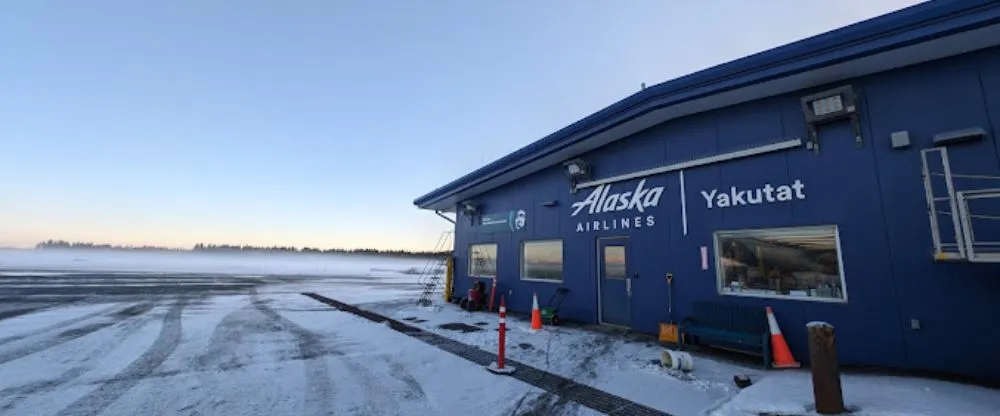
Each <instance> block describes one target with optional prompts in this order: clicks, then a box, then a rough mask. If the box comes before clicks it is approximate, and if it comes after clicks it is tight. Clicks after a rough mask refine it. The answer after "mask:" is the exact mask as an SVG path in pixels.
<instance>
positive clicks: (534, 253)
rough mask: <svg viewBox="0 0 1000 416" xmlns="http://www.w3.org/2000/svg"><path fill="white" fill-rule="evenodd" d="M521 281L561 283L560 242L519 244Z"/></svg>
mask: <svg viewBox="0 0 1000 416" xmlns="http://www.w3.org/2000/svg"><path fill="white" fill-rule="evenodd" d="M521 280H539V281H544V282H562V280H563V250H562V240H539V241H525V242H523V243H521Z"/></svg>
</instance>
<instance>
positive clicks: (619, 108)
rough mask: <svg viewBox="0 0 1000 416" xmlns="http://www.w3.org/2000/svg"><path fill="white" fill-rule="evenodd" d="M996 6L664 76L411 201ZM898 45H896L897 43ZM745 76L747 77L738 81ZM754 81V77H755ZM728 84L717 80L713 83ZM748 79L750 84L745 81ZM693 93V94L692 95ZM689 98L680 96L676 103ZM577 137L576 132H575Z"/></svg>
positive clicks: (887, 20)
mask: <svg viewBox="0 0 1000 416" xmlns="http://www.w3.org/2000/svg"><path fill="white" fill-rule="evenodd" d="M991 8H1000V2H997V1H990V0H958V1H952V2H937V1H929V2H925V3H921V4H917V5H914V6H910V7H907V8H904V9H900V10H897V11H895V12H891V13H887V14H884V15H881V16H876V17H873V18H870V19H867V20H863V21H861V22H858V23H854V24H851V25H848V26H844V27H842V28H839V29H835V30H832V31H829V32H825V33H822V34H819V35H815V36H812V37H809V38H805V39H802V40H799V41H796V42H792V43H789V44H785V45H783V46H778V47H775V48H772V49H769V50H765V51H762V52H759V53H756V54H753V55H749V56H746V57H744V58H740V59H737V60H734V61H730V62H727V63H723V64H720V65H716V66H713V67H710V68H707V69H703V70H700V71H697V72H694V73H692V74H689V75H685V76H682V77H679V78H675V79H673V80H669V81H666V82H663V83H660V84H657V85H654V86H652V87H648V88H646V89H644V90H642V91H639V92H637V93H635V94H632V95H630V96H628V97H626V98H624V99H622V100H619V101H618V102H616V103H614V104H611V105H610V106H607V107H605V108H603V109H601V110H599V111H597V112H595V113H593V114H591V115H589V116H587V117H584V118H583V119H581V120H578V121H576V122H574V123H572V124H570V125H568V126H566V127H563V128H562V129H559V130H557V131H556V132H554V133H552V134H550V135H548V136H546V137H544V138H542V139H540V140H537V141H535V142H533V143H531V144H528V145H526V146H524V147H522V148H520V149H518V150H515V151H514V152H512V153H509V154H507V155H505V156H503V157H501V158H499V159H497V160H495V161H493V162H491V163H489V164H487V165H486V166H483V167H480V168H478V169H476V170H474V171H472V172H470V173H468V174H466V175H463V176H462V177H459V178H458V179H455V180H453V181H451V182H450V183H448V184H446V185H444V186H441V187H438V188H437V189H435V190H433V191H431V192H429V193H427V194H425V195H423V196H421V197H419V198H416V199H415V200H414V201H413V204H414V205H416V206H418V207H420V208H427V207H429V206H430V205H432V204H433V203H435V202H437V201H439V200H441V199H444V198H447V197H449V196H451V195H453V194H455V193H457V192H460V191H462V190H463V189H465V188H468V187H470V186H474V185H476V184H478V183H479V182H482V181H484V180H488V179H490V178H492V177H495V176H497V175H499V174H502V173H505V172H506V171H509V170H511V169H514V168H516V167H517V166H520V165H523V164H525V163H529V162H531V161H533V160H535V159H537V158H539V157H544V156H545V155H547V154H549V153H551V152H552V151H555V150H557V149H562V148H565V147H567V146H569V145H572V144H575V143H577V142H580V141H583V140H585V139H586V138H587V137H589V135H581V134H580V133H585V132H586V131H587V130H590V129H591V128H593V127H595V126H599V125H602V124H606V123H615V122H616V120H617V119H618V118H621V117H623V116H624V117H634V115H629V114H628V113H629V111H628V110H629V109H634V108H636V107H642V106H644V105H645V104H648V103H649V102H651V101H654V100H660V99H663V98H664V97H669V96H671V95H687V93H689V92H692V90H706V89H707V90H708V91H705V92H704V93H701V94H697V96H700V97H704V96H706V95H714V94H718V93H721V92H724V91H726V90H728V89H730V88H731V85H732V84H734V83H736V84H746V83H748V82H749V81H750V79H751V78H755V77H756V76H757V75H760V74H762V73H764V72H775V71H779V72H783V71H780V70H781V69H782V68H788V67H794V66H796V64H798V63H799V62H801V61H804V60H817V59H818V60H821V61H830V63H832V61H833V60H834V59H837V58H838V57H836V56H834V54H835V53H836V52H838V51H839V50H841V49H843V48H845V47H848V46H863V47H864V48H863V49H864V50H862V51H859V52H858V53H857V54H856V55H857V57H856V58H855V59H857V58H860V57H863V56H866V55H868V54H871V53H874V52H879V51H885V50H886V49H893V48H894V47H891V46H890V47H887V46H886V45H885V43H884V42H882V43H880V42H879V41H880V40H884V39H885V38H887V37H890V36H898V35H901V34H906V33H907V32H911V31H914V30H916V29H920V28H922V27H924V26H927V25H928V24H931V23H935V22H940V21H945V20H949V19H952V18H955V17H959V16H962V15H966V14H969V13H972V12H976V11H979V10H981V9H991ZM950 32H953V30H951V31H948V30H939V31H938V32H936V33H930V34H928V35H926V36H925V37H926V38H928V39H927V40H931V39H933V38H935V37H940V36H943V35H946V34H948V33H950ZM899 46H902V45H898V46H896V47H899ZM741 80H746V81H747V82H740V81H741ZM758 82H760V81H758ZM722 83H724V84H728V85H719V84H722ZM751 84H752V83H751ZM692 98H693V97H692ZM689 99H691V98H688V99H684V100H681V101H680V102H678V103H676V104H680V103H681V102H684V101H687V100H689ZM581 136H582V137H581Z"/></svg>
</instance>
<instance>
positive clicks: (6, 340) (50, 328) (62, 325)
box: [0, 303, 122, 345]
mask: <svg viewBox="0 0 1000 416" xmlns="http://www.w3.org/2000/svg"><path fill="white" fill-rule="evenodd" d="M121 305H122V304H121V303H116V304H114V305H111V306H109V307H107V308H104V309H101V310H99V311H96V312H91V313H88V314H84V315H80V316H77V317H73V318H70V319H66V320H62V321H59V322H56V323H54V324H52V325H49V326H46V327H44V328H40V329H36V330H34V331H30V332H26V333H23V334H19V335H14V336H9V337H4V338H0V345H4V344H7V343H11V342H14V341H19V340H22V339H25V338H29V337H33V336H36V335H40V334H44V333H46V332H50V331H55V330H57V329H62V328H66V327H68V326H71V325H74V324H77V323H79V322H83V321H86V320H88V319H93V318H96V317H98V316H101V315H105V314H107V313H109V312H111V311H113V310H115V309H117V308H120V307H121Z"/></svg>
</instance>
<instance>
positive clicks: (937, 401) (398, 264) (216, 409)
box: [0, 251, 1000, 416]
mask: <svg viewBox="0 0 1000 416" xmlns="http://www.w3.org/2000/svg"><path fill="white" fill-rule="evenodd" d="M25 253H28V254H27V255H24V254H25ZM113 254H114V253H112V254H108V253H93V254H86V253H83V254H81V253H76V254H74V255H73V256H66V255H63V256H62V257H59V256H54V255H52V254H50V253H37V252H23V251H22V252H16V251H0V299H2V300H3V303H0V415H39V416H44V415H60V416H61V415H137V414H141V415H275V416H282V415H476V416H491V415H498V416H499V415H504V416H507V415H545V416H548V415H566V416H569V415H595V414H600V413H598V412H595V411H593V410H591V409H588V408H586V407H584V406H580V405H579V404H577V403H575V402H573V401H569V400H565V399H564V398H563V397H560V395H559V393H558V392H549V391H545V390H542V389H539V388H537V387H533V386H532V385H530V384H527V383H524V382H521V381H518V380H517V379H515V378H511V377H507V376H497V375H493V374H491V373H489V372H487V371H485V370H484V369H483V368H482V367H481V366H480V365H477V364H474V363H472V362H470V361H466V360H465V359H462V358H459V357H458V356H456V355H453V354H451V353H449V352H446V351H443V350H441V349H439V348H437V347H434V346H431V345H428V344H427V343H425V342H422V341H420V340H418V339H416V338H414V337H411V336H409V335H407V334H404V333H400V332H397V331H396V330H393V329H392V328H390V327H388V326H386V325H382V324H376V323H374V322H371V321H369V320H366V319H363V318H360V317H358V316H355V315H353V314H351V313H348V312H346V311H340V310H338V309H335V308H332V307H330V306H327V305H325V304H323V303H319V302H317V301H315V300H313V299H310V298H308V297H305V296H302V295H301V293H303V292H314V293H317V294H320V295H323V296H326V297H329V298H333V299H336V300H339V301H342V302H346V303H349V304H353V305H357V306H359V307H361V308H362V309H365V310H368V311H372V312H376V313H379V314H382V315H385V316H388V317H390V318H393V319H396V320H399V321H401V322H405V323H407V324H409V325H413V326H415V327H419V328H421V329H423V330H425V331H428V332H433V333H435V334H440V335H442V336H445V337H448V338H450V339H454V340H457V341H460V342H462V343H464V344H467V345H471V346H474V347H478V348H481V349H482V350H485V351H489V352H496V349H497V336H496V332H495V331H494V330H493V329H494V328H495V327H496V324H497V317H496V315H495V314H487V313H481V312H480V313H468V312H464V311H461V310H459V309H457V307H455V306H454V305H449V304H443V303H441V301H440V295H438V296H435V301H436V304H434V305H432V306H429V307H419V306H416V299H417V298H418V297H419V294H420V290H419V286H418V285H417V280H418V276H417V275H414V274H412V270H413V269H416V270H423V269H425V268H427V267H428V266H429V265H430V263H429V262H428V260H424V259H385V258H378V257H353V258H352V257H351V256H345V257H338V256H332V257H329V258H322V257H323V256H319V257H312V256H305V257H301V258H298V257H299V256H295V255H293V256H289V255H283V256H281V257H278V256H264V257H266V258H253V257H251V256H245V257H242V258H239V257H237V258H225V259H224V258H219V257H213V255H208V256H207V257H203V258H201V259H200V260H190V259H191V257H181V256H184V255H185V254H184V253H169V254H167V255H165V256H163V257H158V258H154V257H152V256H151V255H150V254H149V253H141V254H142V255H141V256H131V257H130V256H127V255H126V256H122V257H118V258H115V257H116V256H115V255H113ZM126 254H132V253H126ZM21 255H23V256H21ZM187 255H188V256H192V257H194V256H193V255H190V254H187ZM47 256H48V257H47ZM47 262H48V263H47ZM240 262H242V263H240ZM229 267H232V270H230V271H227V270H229V269H227V268H229ZM508 322H509V324H508V325H509V328H510V331H509V332H508V341H507V345H508V349H507V354H508V357H509V358H510V359H513V360H516V361H517V362H520V363H523V364H525V365H530V366H532V367H535V368H537V369H540V370H544V371H548V372H551V373H553V374H556V375H559V376H563V377H566V378H570V379H572V380H574V381H576V382H578V383H582V384H585V385H587V386H591V387H594V388H597V389H600V390H602V391H605V392H608V393H611V394H614V395H617V396H619V397H622V398H625V399H628V400H631V401H634V402H636V403H640V404H643V405H646V406H648V407H651V408H654V409H658V410H660V411H662V412H664V414H668V415H677V416H681V415H711V416H730V415H732V416H757V415H812V414H814V412H812V411H811V408H810V402H811V395H812V392H811V384H810V379H809V374H808V372H807V371H805V370H793V371H765V370H762V369H760V368H759V367H754V366H753V365H752V362H753V361H751V364H750V365H747V364H745V363H743V362H731V361H728V360H723V359H719V358H710V357H707V356H702V355H695V367H694V371H692V372H690V373H679V372H673V371H668V370H665V369H663V368H661V367H660V366H659V365H658V364H657V362H658V359H659V356H660V352H661V351H662V348H661V347H659V346H658V345H656V343H655V342H653V340H651V339H648V338H646V337H643V336H635V335H624V334H619V333H614V332H610V331H602V330H596V329H594V328H590V327H583V326H574V325H565V326H560V327H546V328H545V329H544V330H543V331H542V332H540V333H532V332H530V331H529V330H528V326H529V325H528V323H527V322H526V321H524V320H522V319H518V318H514V317H512V318H509V319H508ZM736 374H746V375H749V376H750V377H751V378H752V379H753V381H754V384H753V385H752V386H750V387H748V388H746V389H742V390H741V389H739V388H737V387H736V386H735V385H734V384H733V382H732V377H733V376H734V375H736ZM843 383H844V393H845V401H846V402H847V404H848V406H850V407H852V408H853V409H855V410H856V412H855V413H854V414H855V415H869V416H889V415H893V416H895V415H928V416H930V415H948V416H953V415H954V416H959V415H1000V391H997V390H992V389H987V388H982V387H975V386H967V385H961V384H956V383H948V382H941V381H934V380H927V379H918V378H903V377H888V376H872V375H852V374H845V376H844V378H843ZM616 414H622V415H628V414H629V412H628V411H627V409H623V410H622V411H621V412H619V413H616Z"/></svg>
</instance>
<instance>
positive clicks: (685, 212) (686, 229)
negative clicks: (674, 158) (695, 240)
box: [677, 169, 688, 235]
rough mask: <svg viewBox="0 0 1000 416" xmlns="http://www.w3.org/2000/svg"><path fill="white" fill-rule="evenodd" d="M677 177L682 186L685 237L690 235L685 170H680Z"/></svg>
mask: <svg viewBox="0 0 1000 416" xmlns="http://www.w3.org/2000/svg"><path fill="white" fill-rule="evenodd" d="M677 177H678V179H679V181H680V185H681V228H682V229H683V230H684V235H688V210H687V197H686V194H687V191H685V190H684V169H681V170H680V172H679V173H678V175H677Z"/></svg>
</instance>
